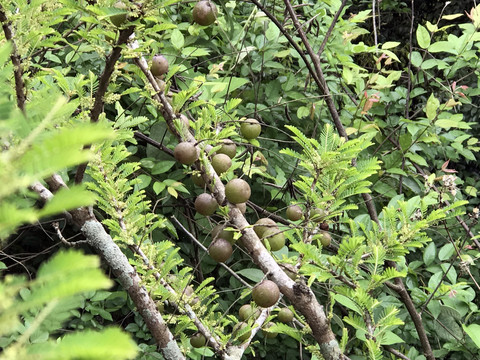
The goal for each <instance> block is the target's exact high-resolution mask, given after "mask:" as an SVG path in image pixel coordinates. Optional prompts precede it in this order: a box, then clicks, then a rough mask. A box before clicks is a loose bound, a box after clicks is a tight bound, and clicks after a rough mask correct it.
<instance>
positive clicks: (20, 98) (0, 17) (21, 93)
mask: <svg viewBox="0 0 480 360" xmlns="http://www.w3.org/2000/svg"><path fill="white" fill-rule="evenodd" d="M0 21H1V22H2V28H3V32H4V33H5V38H6V39H7V40H8V41H10V42H11V43H12V53H11V55H10V59H11V60H12V63H13V74H14V77H15V93H16V96H17V106H18V108H19V109H20V110H21V111H22V112H23V113H24V114H25V83H24V82H23V78H22V75H23V68H22V63H21V61H20V56H19V55H18V53H17V46H16V45H15V41H14V40H13V34H12V29H11V23H10V21H8V18H7V15H6V14H5V10H4V9H3V7H2V6H1V5H0Z"/></svg>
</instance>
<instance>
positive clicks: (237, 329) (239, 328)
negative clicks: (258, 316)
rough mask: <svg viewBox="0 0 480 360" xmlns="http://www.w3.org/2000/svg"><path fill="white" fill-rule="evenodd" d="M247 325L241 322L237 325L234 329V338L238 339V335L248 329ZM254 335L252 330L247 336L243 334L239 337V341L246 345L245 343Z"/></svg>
mask: <svg viewBox="0 0 480 360" xmlns="http://www.w3.org/2000/svg"><path fill="white" fill-rule="evenodd" d="M247 326H248V325H247V323H245V322H243V321H242V322H239V323H238V324H237V325H235V326H234V327H233V336H234V337H236V336H237V334H239V333H240V332H241V331H242V330H243V329H245V328H246V327H247ZM251 335H252V331H251V330H248V331H247V332H246V333H245V334H242V335H240V336H239V337H238V340H239V341H240V342H242V343H244V342H245V341H247V340H248V339H249V338H250V336H251Z"/></svg>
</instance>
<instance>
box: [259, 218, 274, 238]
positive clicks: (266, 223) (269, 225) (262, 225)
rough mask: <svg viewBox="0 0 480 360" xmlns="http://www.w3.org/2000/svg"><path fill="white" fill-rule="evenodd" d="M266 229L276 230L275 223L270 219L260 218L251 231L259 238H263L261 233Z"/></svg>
mask: <svg viewBox="0 0 480 360" xmlns="http://www.w3.org/2000/svg"><path fill="white" fill-rule="evenodd" d="M268 229H276V230H278V226H277V223H276V222H275V221H273V220H272V219H270V218H261V219H258V220H257V222H256V223H255V224H254V226H253V230H254V231H255V233H256V234H257V236H258V237H259V238H262V237H263V233H264V232H265V231H267V230H268Z"/></svg>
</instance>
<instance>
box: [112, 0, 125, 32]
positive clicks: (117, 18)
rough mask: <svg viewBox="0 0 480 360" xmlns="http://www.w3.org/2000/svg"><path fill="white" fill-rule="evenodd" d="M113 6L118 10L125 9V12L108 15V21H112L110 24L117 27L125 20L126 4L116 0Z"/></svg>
mask: <svg viewBox="0 0 480 360" xmlns="http://www.w3.org/2000/svg"><path fill="white" fill-rule="evenodd" d="M113 7H114V8H116V9H119V10H125V12H123V13H120V14H115V15H112V16H110V21H111V22H112V24H113V25H115V26H116V27H119V26H121V25H122V24H123V23H124V22H125V21H127V13H126V10H127V5H126V4H124V3H123V2H121V1H117V2H116V3H115V5H113Z"/></svg>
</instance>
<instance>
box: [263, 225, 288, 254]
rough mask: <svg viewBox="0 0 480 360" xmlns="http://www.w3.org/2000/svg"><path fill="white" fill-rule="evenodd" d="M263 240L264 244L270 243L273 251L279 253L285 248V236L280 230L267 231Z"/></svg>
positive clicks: (271, 229)
mask: <svg viewBox="0 0 480 360" xmlns="http://www.w3.org/2000/svg"><path fill="white" fill-rule="evenodd" d="M262 239H263V242H264V243H265V242H266V241H268V244H269V246H270V250H271V251H278V250H280V249H281V248H283V247H284V246H285V236H284V235H283V233H282V232H280V230H279V229H278V228H277V229H273V228H270V229H267V230H265V231H264V233H263V236H262ZM265 245H266V244H265Z"/></svg>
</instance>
